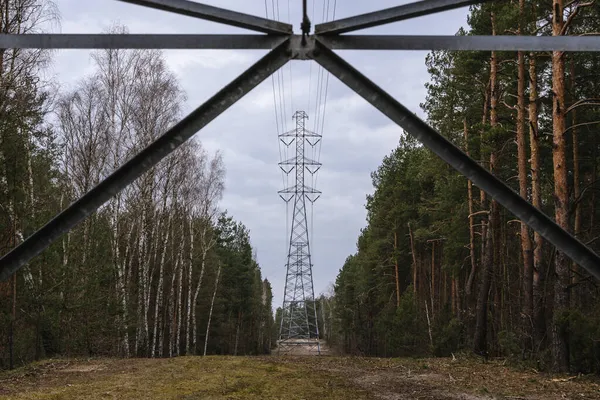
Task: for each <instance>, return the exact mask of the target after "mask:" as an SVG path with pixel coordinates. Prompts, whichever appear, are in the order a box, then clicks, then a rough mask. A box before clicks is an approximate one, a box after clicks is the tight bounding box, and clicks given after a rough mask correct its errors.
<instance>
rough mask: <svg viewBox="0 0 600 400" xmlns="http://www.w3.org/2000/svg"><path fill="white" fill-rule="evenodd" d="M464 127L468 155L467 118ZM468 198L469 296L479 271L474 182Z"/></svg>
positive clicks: (467, 290) (466, 290)
mask: <svg viewBox="0 0 600 400" xmlns="http://www.w3.org/2000/svg"><path fill="white" fill-rule="evenodd" d="M463 128H464V134H465V150H466V153H467V155H469V156H470V155H471V154H470V152H469V128H468V125H467V118H466V117H465V118H464V120H463ZM467 198H468V202H469V254H470V258H471V271H470V272H469V278H468V279H467V286H466V288H465V292H466V294H467V296H470V295H471V291H472V290H473V282H474V280H475V273H476V272H477V260H476V259H475V227H474V224H475V223H474V221H473V219H474V217H475V216H474V215H473V182H471V181H470V180H468V181H467Z"/></svg>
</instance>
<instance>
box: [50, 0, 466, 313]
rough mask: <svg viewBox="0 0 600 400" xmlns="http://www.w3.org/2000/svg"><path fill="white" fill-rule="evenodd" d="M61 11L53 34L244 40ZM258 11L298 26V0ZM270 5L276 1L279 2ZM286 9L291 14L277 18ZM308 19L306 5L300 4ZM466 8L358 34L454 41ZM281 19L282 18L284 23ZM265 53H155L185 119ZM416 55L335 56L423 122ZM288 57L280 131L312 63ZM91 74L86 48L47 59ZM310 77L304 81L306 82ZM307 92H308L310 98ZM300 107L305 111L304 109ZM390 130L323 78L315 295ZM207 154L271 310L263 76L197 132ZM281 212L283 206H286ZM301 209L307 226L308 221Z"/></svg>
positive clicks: (276, 226)
mask: <svg viewBox="0 0 600 400" xmlns="http://www.w3.org/2000/svg"><path fill="white" fill-rule="evenodd" d="M314 1H315V2H316V3H315V4H314V9H315V10H316V11H315V15H314V16H313V17H312V20H313V24H314V23H315V22H316V23H319V22H321V21H322V20H323V1H327V0H314ZM55 2H56V3H57V6H58V9H59V11H60V16H61V21H60V27H57V28H55V29H54V31H55V32H61V33H101V32H102V31H104V30H105V29H107V28H108V27H109V26H111V25H114V24H115V23H119V24H123V25H126V26H127V27H128V28H129V30H130V32H131V33H243V32H245V31H243V30H241V29H237V28H231V27H228V26H225V25H220V24H215V23H211V22H205V21H201V20H198V19H194V18H189V17H184V16H179V15H176V14H171V13H166V12H163V11H157V10H151V9H146V8H143V7H140V6H135V5H130V4H125V3H121V2H119V1H115V0H55ZM203 2H204V3H206V4H211V5H215V6H219V7H226V8H230V9H233V10H236V11H241V12H246V13H250V14H255V15H260V16H264V15H265V1H264V0H221V1H219V0H205V1H203ZM408 2H409V1H406V0H404V1H391V0H370V1H363V0H337V1H336V0H330V3H329V16H330V18H331V16H332V15H333V9H334V3H337V7H336V9H335V10H336V17H337V18H340V17H348V16H351V15H355V14H358V13H364V12H369V11H374V10H377V9H382V8H387V7H392V6H395V5H399V4H405V3H408ZM267 3H268V11H267V12H268V13H269V16H272V9H273V8H272V7H273V4H274V5H275V9H276V10H277V8H279V15H280V20H282V21H285V22H288V21H289V20H291V22H292V23H293V25H294V30H295V32H298V31H299V21H300V8H301V1H300V0H287V1H286V0H268V1H267ZM278 3H279V5H278ZM288 4H289V5H290V8H291V10H289V13H288ZM308 8H309V10H310V11H311V13H312V9H313V0H309V7H308ZM467 11H468V10H467V8H463V9H460V10H456V11H451V12H446V13H442V14H438V15H433V16H428V17H422V18H418V19H414V20H410V21H405V22H399V23H395V24H391V25H388V26H385V27H380V28H374V29H369V30H368V31H364V33H367V32H368V33H381V34H384V33H387V34H414V35H435V34H447V35H453V34H455V33H456V31H457V30H458V29H459V28H460V27H461V26H464V25H465V24H466V16H467ZM288 16H289V17H288ZM265 53H266V52H265V51H223V50H219V51H212V50H210V51H207V50H201V51H182V50H177V51H165V58H166V60H167V62H168V65H169V66H170V68H171V69H172V70H173V72H174V73H175V74H176V75H177V76H178V78H179V80H180V83H181V86H182V88H183V89H184V90H185V91H186V93H187V96H188V101H187V104H186V106H185V113H186V114H187V113H188V112H189V111H191V110H193V109H194V108H196V107H197V106H199V105H200V104H201V103H202V102H203V101H205V100H206V99H208V98H209V97H210V96H212V95H213V94H214V93H215V92H217V91H218V90H219V89H220V88H221V87H222V86H224V85H226V84H227V83H229V82H230V81H231V80H232V79H234V78H235V77H236V76H237V75H238V74H239V73H241V72H242V71H244V70H245V69H246V68H247V67H249V66H250V65H251V64H252V63H253V62H255V61H256V60H258V59H259V58H260V57H261V56H263V55H264V54H265ZM426 54H427V53H426V52H420V51H412V52H356V51H343V52H340V55H341V56H342V57H344V58H345V59H347V60H348V61H350V62H351V63H353V64H354V65H355V66H356V67H357V68H358V69H359V70H361V71H362V72H363V73H364V74H365V75H367V76H368V77H369V78H371V79H372V80H373V81H375V83H377V84H379V85H380V86H382V87H383V88H385V89H386V90H388V91H389V92H390V93H391V94H392V95H394V96H395V97H396V98H397V99H399V100H400V101H401V102H402V103H404V104H405V105H406V106H407V107H408V108H409V109H411V110H412V111H413V112H416V113H417V114H418V115H419V116H421V117H422V118H424V115H423V113H422V111H421V110H420V108H419V104H420V103H421V102H423V101H424V100H425V95H426V91H425V88H424V84H425V83H426V82H427V81H428V74H427V70H426V68H425V56H426ZM312 64H313V65H312V69H311V66H310V65H311V63H310V62H308V61H294V62H293V63H291V67H290V66H286V67H285V69H284V75H283V79H284V81H285V92H286V115H287V121H286V123H287V129H291V128H292V127H293V126H294V122H293V121H292V119H291V115H292V114H293V112H294V111H296V110H304V111H306V112H307V113H309V117H311V118H313V119H311V122H309V127H310V128H311V129H312V127H313V125H312V124H313V123H314V117H315V116H314V115H313V114H314V113H315V102H316V97H317V95H316V90H315V87H316V82H317V81H316V77H317V71H318V67H317V65H316V64H314V63H312ZM92 68H93V66H92V63H91V60H90V52H89V51H82V50H65V51H60V52H58V53H56V56H55V58H54V63H53V65H52V68H51V71H50V72H51V74H52V75H53V76H55V78H56V79H57V80H58V81H59V82H60V84H61V86H62V88H63V89H65V90H67V89H69V88H71V87H73V85H75V84H76V83H77V81H78V80H79V79H81V78H82V77H83V76H85V75H86V74H89V72H90V71H91V69H92ZM311 80H312V84H311V83H310V82H311ZM309 94H310V96H309ZM309 105H310V107H309ZM400 133H401V130H400V128H399V127H397V126H396V125H394V124H392V123H391V122H390V121H389V120H388V119H387V118H386V117H384V116H382V115H380V114H379V112H378V111H377V110H374V109H373V108H372V107H371V106H370V105H369V104H367V103H366V102H365V101H364V100H363V99H362V98H359V97H358V96H357V95H355V94H354V93H353V92H351V91H350V90H349V89H348V88H346V87H345V86H344V85H343V84H342V83H340V82H339V81H337V79H336V78H333V77H331V79H330V80H329V89H328V96H327V108H326V114H325V124H324V131H323V142H322V148H321V162H322V163H323V167H322V169H321V171H320V172H319V177H318V181H317V189H319V190H321V191H322V192H323V194H322V197H321V198H320V199H319V200H318V201H317V202H316V204H315V206H314V211H313V214H312V215H313V221H314V230H313V241H312V243H311V247H312V255H313V264H314V270H313V275H314V286H315V294H316V295H319V294H320V293H322V292H324V291H326V290H327V288H328V286H329V285H330V284H331V283H333V282H334V281H335V278H336V276H337V273H338V271H339V269H340V268H341V267H342V265H343V263H344V260H345V259H346V257H347V256H348V255H350V254H352V253H354V252H355V250H356V239H357V238H358V235H359V233H360V229H361V228H363V227H364V226H365V225H366V221H365V216H366V212H365V209H364V204H365V196H366V195H367V194H368V193H371V192H372V190H373V189H372V186H371V179H370V173H371V172H372V171H374V170H375V169H376V168H377V166H378V165H379V164H380V162H381V160H382V158H383V157H384V156H385V155H387V154H389V153H390V151H391V150H392V149H393V148H394V147H395V146H396V144H397V143H398V139H399V135H400ZM197 137H199V138H200V140H201V142H202V144H203V145H204V147H205V148H207V149H208V150H209V151H210V152H214V151H216V150H221V151H222V152H223V155H224V160H225V165H226V167H227V179H226V192H225V196H224V198H223V201H222V203H221V207H222V208H223V209H227V210H228V211H229V213H230V214H231V215H233V216H234V217H235V218H236V219H237V220H239V221H242V222H243V223H244V224H245V225H246V226H247V227H248V228H249V229H250V231H251V239H252V244H253V246H254V247H255V248H256V250H257V255H258V262H259V263H260V266H261V268H262V271H263V276H265V277H267V278H268V279H269V281H271V284H272V286H273V292H274V300H273V305H274V307H278V306H280V305H281V301H282V298H283V287H284V279H285V261H286V255H287V250H288V248H287V246H288V240H289V232H286V207H285V205H284V202H283V201H282V200H281V199H280V198H279V196H278V194H277V191H278V190H280V189H282V187H283V182H282V174H281V171H280V170H279V168H278V166H277V163H278V161H279V151H278V140H277V126H276V122H275V111H274V100H273V84H272V81H271V80H270V79H269V80H267V81H265V82H263V83H262V84H261V85H260V86H259V87H258V88H256V89H255V90H254V91H253V92H251V93H250V94H248V95H247V96H246V97H245V98H243V99H242V100H241V101H240V102H239V103H237V104H236V105H234V106H233V107H232V108H231V109H230V110H228V111H227V112H226V113H225V114H223V115H221V116H220V117H219V118H217V119H216V120H215V121H213V122H212V123H211V124H210V125H209V126H208V127H206V128H205V129H204V130H203V131H201V132H199V133H198V134H197ZM290 215H291V210H290ZM310 215H311V214H310V213H309V220H310Z"/></svg>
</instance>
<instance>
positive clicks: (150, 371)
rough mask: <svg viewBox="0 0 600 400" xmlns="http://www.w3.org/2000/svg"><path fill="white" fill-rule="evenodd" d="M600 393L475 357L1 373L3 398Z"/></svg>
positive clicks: (112, 364) (67, 363)
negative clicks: (481, 360)
mask: <svg viewBox="0 0 600 400" xmlns="http://www.w3.org/2000/svg"><path fill="white" fill-rule="evenodd" d="M317 398H318V399H351V400H360V399H421V400H433V399H441V400H444V399H466V400H480V399H507V400H508V399H510V400H518V399H535V400H537V399H539V400H542V399H548V400H553V399H600V380H598V379H597V378H592V377H567V376H554V377H552V376H549V375H545V374H539V373H537V372H535V371H526V372H523V371H515V370H512V369H510V368H508V367H506V366H504V365H502V364H501V363H494V362H490V363H486V364H483V363H481V362H479V361H477V360H473V359H466V358H465V359H462V358H459V359H458V360H456V361H453V360H451V359H422V360H412V359H394V360H389V359H385V360H384V359H365V358H341V357H275V356H273V357H255V358H250V357H235V358H234V357H206V358H200V357H179V358H173V359H160V360H156V359H154V360H149V359H136V360H115V359H93V360H48V361H44V362H41V363H36V364H33V365H30V366H28V367H25V368H22V369H19V370H16V371H11V372H4V373H0V399H67V400H68V399H190V400H191V399H286V400H288V399H290V400H291V399H317Z"/></svg>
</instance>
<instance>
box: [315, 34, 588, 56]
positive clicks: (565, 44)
mask: <svg viewBox="0 0 600 400" xmlns="http://www.w3.org/2000/svg"><path fill="white" fill-rule="evenodd" d="M318 38H319V40H320V41H321V42H323V43H324V44H325V45H327V46H328V47H329V48H331V49H336V50H471V51H476V50H481V51H492V50H496V51H553V50H560V51H594V52H595V51H600V37H599V36H397V35H340V36H337V35H336V36H333V35H323V36H318Z"/></svg>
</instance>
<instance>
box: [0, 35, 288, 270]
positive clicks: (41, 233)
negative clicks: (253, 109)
mask: <svg viewBox="0 0 600 400" xmlns="http://www.w3.org/2000/svg"><path fill="white" fill-rule="evenodd" d="M291 58H292V52H291V51H290V48H289V40H286V41H285V43H283V44H281V45H279V46H278V47H277V48H275V49H274V50H273V51H271V52H269V54H267V55H266V56H264V57H263V58H262V59H260V60H259V61H258V62H257V63H256V64H254V65H253V66H251V67H250V68H249V69H248V70H246V71H245V72H244V73H243V74H242V75H240V76H239V77H238V78H236V79H235V80H233V81H232V82H231V83H230V84H229V85H227V86H225V87H224V88H223V89H222V90H221V91H219V92H218V93H217V94H216V95H214V96H213V97H212V98H210V99H209V100H208V101H207V102H206V103H204V104H203V105H201V106H200V107H198V108H197V109H196V110H195V111H193V112H192V113H191V114H190V115H188V116H187V117H186V118H184V119H183V120H182V121H181V122H179V123H178V124H177V125H175V126H174V127H173V128H171V129H170V130H169V131H167V132H166V133H165V134H164V135H162V136H161V137H160V138H158V139H157V140H156V141H154V142H153V143H152V144H150V145H149V146H148V147H146V148H145V149H144V150H142V151H141V152H140V153H139V154H138V155H136V156H135V157H133V158H132V159H131V160H129V161H127V162H126V163H125V164H124V165H123V166H121V167H120V168H119V169H117V170H116V171H115V172H113V173H112V174H111V175H110V176H109V177H107V178H106V179H104V180H103V181H102V182H100V183H99V184H98V185H97V186H96V187H94V188H93V189H92V190H90V191H89V192H88V193H86V194H85V195H83V197H81V198H80V199H79V200H77V201H76V202H74V203H73V204H71V205H70V206H69V207H68V208H67V209H66V210H64V211H63V212H61V213H60V214H59V215H58V216H56V217H55V218H54V219H53V220H51V221H50V222H48V223H47V224H46V225H45V226H44V227H42V228H41V229H40V230H38V231H37V232H35V233H34V234H33V235H31V236H30V237H29V238H27V239H26V240H25V241H24V242H23V243H21V244H20V245H19V246H18V247H16V248H15V249H13V250H12V251H11V252H10V253H8V254H7V255H5V256H4V257H2V259H0V281H1V280H4V279H6V278H8V277H9V276H10V275H12V274H13V273H14V272H15V271H17V270H18V269H19V268H20V267H22V266H23V265H24V264H26V263H27V262H29V260H31V259H32V258H33V257H35V256H36V255H38V254H39V253H41V252H42V251H43V250H44V249H45V248H46V247H48V246H49V245H50V244H51V243H52V242H54V241H55V240H57V239H58V238H59V237H60V236H61V235H63V234H64V233H66V232H68V231H69V230H70V229H72V228H73V227H75V226H76V225H77V224H79V223H80V222H81V221H83V220H84V219H85V218H86V217H88V216H89V215H91V214H92V213H94V212H95V211H96V210H97V209H98V208H99V207H100V206H102V205H103V204H104V203H106V202H107V201H108V200H109V199H111V198H112V197H113V196H115V195H116V194H117V193H118V192H120V191H121V190H123V189H124V188H125V187H126V186H128V185H129V184H131V183H132V182H133V181H135V180H136V179H137V178H139V177H140V176H141V175H142V174H143V173H144V172H146V171H148V170H149V169H150V168H152V167H153V166H154V165H156V164H157V163H158V162H159V161H161V160H162V159H163V158H165V157H166V156H168V155H169V154H171V153H172V152H173V151H175V149H177V148H178V147H179V146H181V145H182V144H183V143H184V142H185V141H186V140H188V139H189V138H191V137H192V136H193V135H194V134H195V133H196V132H198V131H199V130H200V129H202V128H204V127H205V126H206V125H207V124H208V123H209V122H211V121H212V120H214V119H215V118H216V117H218V116H219V115H221V114H222V113H223V112H224V111H225V110H227V109H228V108H229V107H230V106H231V105H233V104H234V103H235V102H237V101H238V100H240V99H241V98H242V97H244V96H245V95H246V94H247V93H249V92H250V91H251V90H252V89H254V88H255V87H256V86H258V85H259V84H260V83H261V82H262V81H264V80H265V79H267V78H268V77H269V76H271V75H272V74H273V73H274V72H275V71H277V70H278V69H279V68H281V67H283V66H284V65H285V64H286V63H287V62H288V61H289V60H290V59H291Z"/></svg>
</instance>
